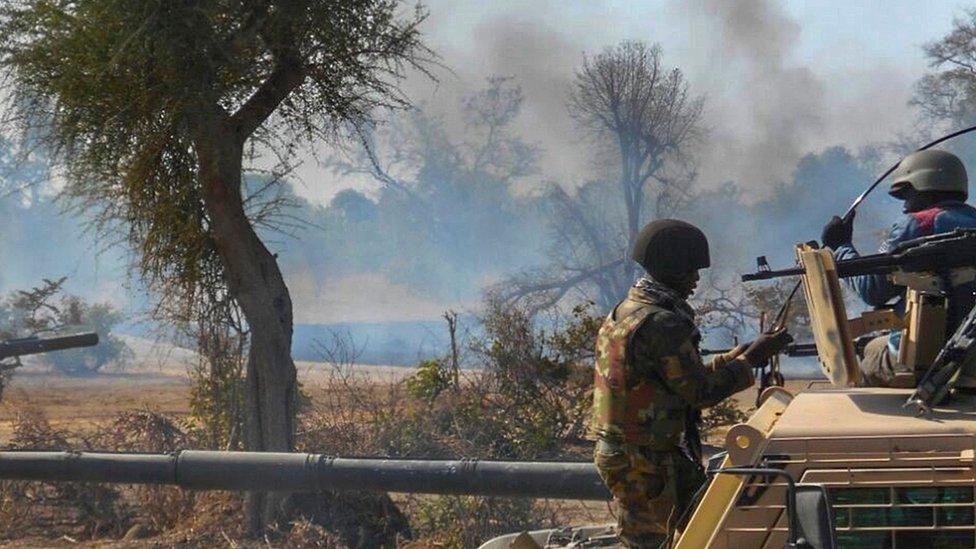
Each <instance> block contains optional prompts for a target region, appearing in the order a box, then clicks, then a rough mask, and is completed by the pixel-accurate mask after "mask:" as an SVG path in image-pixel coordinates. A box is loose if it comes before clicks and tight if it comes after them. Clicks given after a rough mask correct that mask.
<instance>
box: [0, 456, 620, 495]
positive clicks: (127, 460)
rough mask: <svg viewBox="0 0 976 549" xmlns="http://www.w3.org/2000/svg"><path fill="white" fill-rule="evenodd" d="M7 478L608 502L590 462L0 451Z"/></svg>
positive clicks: (0, 463) (1, 469)
mask: <svg viewBox="0 0 976 549" xmlns="http://www.w3.org/2000/svg"><path fill="white" fill-rule="evenodd" d="M0 479H4V480H35V481H45V482H69V481H70V482H115V483H122V484H168V485H175V486H180V487H182V488H188V489H195V490H248V491H250V490H254V491H265V490H274V491H284V492H317V491H322V490H356V491H360V490H364V491H373V492H401V493H419V494H468V495H481V496H501V497H528V498H552V499H575V500H594V501H604V500H609V499H610V493H609V492H608V491H607V488H606V486H605V485H604V484H603V480H601V479H600V475H599V473H597V470H596V467H594V466H593V464H592V463H588V462H517V461H479V460H476V459H470V460H455V461H451V460H416V459H413V460H410V459H400V460H398V459H366V458H362V459H353V458H336V457H331V456H326V455H324V454H306V453H273V452H215V451H200V450H183V451H180V452H175V453H172V454H113V453H95V452H35V451H12V452H0Z"/></svg>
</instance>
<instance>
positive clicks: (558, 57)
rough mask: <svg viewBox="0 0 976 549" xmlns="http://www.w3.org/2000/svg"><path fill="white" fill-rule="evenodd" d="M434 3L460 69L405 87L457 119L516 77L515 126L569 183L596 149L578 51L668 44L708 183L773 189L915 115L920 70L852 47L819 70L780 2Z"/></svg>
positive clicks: (436, 20)
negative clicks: (693, 106)
mask: <svg viewBox="0 0 976 549" xmlns="http://www.w3.org/2000/svg"><path fill="white" fill-rule="evenodd" d="M427 5H428V6H429V9H430V19H429V20H428V22H427V26H426V29H427V33H428V36H429V39H430V40H429V41H430V43H431V46H432V47H433V49H435V50H436V51H437V52H438V53H439V54H440V56H441V58H442V61H443V63H444V64H445V65H446V66H448V67H450V69H451V70H452V71H453V73H452V74H447V73H442V75H441V79H440V82H439V83H437V84H431V83H428V82H426V81H424V80H423V79H421V78H412V79H411V80H410V81H409V82H408V83H407V90H408V92H409V93H410V95H411V96H412V97H413V98H415V99H416V100H419V101H426V102H427V103H428V104H429V105H431V106H433V107H434V108H436V109H438V110H439V111H441V113H442V114H443V115H444V116H445V117H446V118H447V119H448V121H451V120H452V119H454V118H455V117H456V109H455V108H454V107H455V106H456V104H457V101H458V98H459V96H460V95H461V94H463V93H466V92H470V91H471V90H474V89H478V88H479V87H480V86H481V85H482V84H483V82H484V78H485V77H486V76H488V75H491V74H497V75H504V76H512V77H514V78H515V79H517V81H518V82H519V83H520V84H521V85H522V87H523V89H524V91H525V99H526V101H525V105H524V109H523V116H522V118H521V120H520V122H519V125H518V128H517V129H518V131H520V132H521V133H522V134H523V135H524V136H525V137H526V139H527V140H529V141H532V142H536V143H538V144H540V145H541V146H542V147H543V148H544V150H545V155H544V156H543V174H541V175H542V177H541V178H540V179H549V180H556V181H560V182H562V183H564V184H567V185H570V186H572V185H574V184H578V183H579V182H581V181H584V180H586V179H587V178H589V177H591V176H592V175H593V170H592V162H591V160H592V158H591V156H590V154H589V152H590V151H589V150H588V148H587V147H588V143H587V142H586V141H585V140H584V139H582V138H581V136H580V135H579V132H577V131H576V129H575V128H574V127H573V124H572V121H571V120H570V119H569V116H568V114H567V112H566V109H565V99H566V94H567V90H568V86H569V84H570V83H571V81H572V78H573V71H574V70H575V69H576V67H578V66H579V65H580V62H581V61H582V59H583V55H593V54H596V53H598V52H600V51H601V50H602V49H603V48H605V47H607V46H611V45H614V44H616V43H618V42H620V41H621V40H642V41H646V42H649V43H660V44H661V46H662V47H663V50H664V62H665V63H666V65H668V66H674V67H679V68H681V69H682V71H683V72H684V73H685V74H686V76H687V78H688V80H689V82H690V83H691V86H692V91H693V92H695V93H697V94H701V95H704V96H705V97H706V119H705V122H706V125H707V126H708V128H709V130H710V138H709V140H708V141H707V142H706V143H705V144H704V146H703V147H702V150H701V151H700V152H699V154H698V157H699V160H700V174H701V176H700V179H699V181H700V184H701V185H702V186H703V187H705V188H709V187H714V186H716V185H718V184H721V183H723V182H725V181H730V180H732V181H736V182H737V183H739V184H740V185H741V186H743V187H746V188H749V189H752V190H758V191H759V194H766V193H767V192H768V189H769V188H770V187H771V186H772V185H774V184H777V183H780V182H782V181H785V180H788V179H789V177H790V176H791V174H792V172H793V170H794V168H795V167H796V164H797V162H798V161H799V160H800V159H801V158H802V157H803V156H804V155H805V154H807V153H809V152H817V151H821V150H823V149H825V148H826V147H829V146H832V145H836V144H845V145H848V146H852V147H854V148H857V147H859V146H862V145H865V144H869V143H876V142H878V141H885V140H888V139H891V138H892V137H893V134H894V133H895V132H901V131H904V130H906V129H907V128H909V127H910V126H911V121H912V118H913V117H912V114H911V112H910V110H909V108H908V106H907V102H908V100H909V98H910V96H911V89H912V82H913V81H914V80H915V79H916V78H917V77H918V76H919V75H918V74H915V73H913V68H912V67H913V66H912V64H910V63H909V64H906V63H902V62H901V60H897V59H863V60H859V59H858V57H857V55H856V53H853V52H852V53H851V54H850V57H851V59H853V60H854V62H852V63H850V64H848V65H844V66H842V68H840V69H838V67H837V66H836V65H832V66H830V67H826V66H822V65H821V64H820V63H818V62H817V61H816V58H815V57H814V56H812V54H811V52H810V48H809V47H807V48H804V47H803V38H804V36H805V35H804V32H805V30H804V24H803V22H802V21H798V20H796V19H795V18H793V16H791V14H790V13H788V12H787V10H786V8H784V7H783V5H782V4H781V3H779V2H774V1H768V0H742V1H736V2H730V1H726V0H688V1H684V0H681V1H678V0H664V1H661V2H655V3H650V4H646V5H645V4H642V5H640V6H633V5H625V6H597V5H595V4H592V5H590V4H583V5H567V4H566V3H561V2H560V3H557V2H544V1H540V2H534V3H531V4H525V3H508V2H498V3H493V4H491V6H492V7H491V8H485V7H484V6H485V5H484V4H481V3H479V2H470V1H465V0H458V1H450V2H449V1H446V0H445V1H439V0H433V1H431V2H428V3H427ZM824 15H825V16H827V15H828V14H824ZM936 35H937V32H933V36H936ZM917 57H921V53H920V52H919V53H918V55H917ZM455 127H456V128H457V125H455ZM458 129H459V128H458Z"/></svg>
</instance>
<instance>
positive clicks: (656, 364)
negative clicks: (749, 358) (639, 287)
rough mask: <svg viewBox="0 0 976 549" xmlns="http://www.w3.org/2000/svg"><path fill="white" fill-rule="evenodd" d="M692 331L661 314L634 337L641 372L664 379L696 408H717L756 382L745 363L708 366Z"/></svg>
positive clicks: (634, 347)
mask: <svg viewBox="0 0 976 549" xmlns="http://www.w3.org/2000/svg"><path fill="white" fill-rule="evenodd" d="M692 330H693V328H692V329H689V327H688V324H687V322H685V321H682V320H680V319H678V318H676V317H675V316H673V315H668V314H662V315H657V316H656V317H655V318H654V319H653V320H652V321H650V322H646V323H645V324H644V325H643V326H641V328H640V329H638V331H637V333H636V334H634V336H635V337H634V342H633V346H632V350H633V353H634V360H635V363H636V364H637V365H639V366H638V371H641V370H644V371H646V372H647V374H648V375H654V376H656V377H658V378H659V379H661V380H662V381H663V382H664V383H665V385H667V386H668V388H670V389H671V390H672V391H674V392H675V393H676V394H677V395H678V396H680V397H681V398H683V399H684V400H686V401H687V402H688V404H689V405H690V406H692V407H694V408H708V407H709V406H714V405H715V404H718V403H719V402H721V401H722V400H724V399H726V398H728V397H729V396H731V395H733V394H735V393H737V392H739V391H741V390H743V389H747V388H748V387H750V386H751V385H752V384H753V383H754V381H755V380H754V379H753V375H752V368H751V367H750V366H749V365H748V364H746V362H745V361H743V360H732V361H729V362H726V363H718V364H714V368H709V367H706V366H705V364H704V363H703V362H702V359H701V356H699V354H698V350H697V349H696V348H695V345H694V343H693V342H692V339H691V338H692Z"/></svg>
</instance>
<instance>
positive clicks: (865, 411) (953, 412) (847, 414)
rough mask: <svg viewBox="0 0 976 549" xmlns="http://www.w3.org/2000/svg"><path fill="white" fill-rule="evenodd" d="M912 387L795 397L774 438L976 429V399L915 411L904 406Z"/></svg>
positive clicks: (970, 431)
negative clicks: (917, 414)
mask: <svg viewBox="0 0 976 549" xmlns="http://www.w3.org/2000/svg"><path fill="white" fill-rule="evenodd" d="M911 392H912V390H911V389H879V388H863V389H817V390H808V391H804V392H802V393H800V394H798V395H796V397H795V398H794V399H793V401H792V402H790V404H789V406H787V408H786V410H785V411H784V412H783V415H782V416H781V417H780V418H779V420H778V421H777V422H776V424H775V427H774V429H773V433H772V438H794V437H836V436H885V435H887V436H898V435H928V434H934V435H942V434H969V435H971V434H974V433H976V399H974V398H973V397H972V396H964V397H961V398H960V397H956V399H955V400H954V401H953V402H952V403H951V405H950V406H944V407H937V408H935V409H934V410H933V411H932V412H931V413H929V414H925V415H923V416H916V415H915V414H916V412H915V409H914V408H904V407H903V405H904V404H905V401H906V400H907V399H908V396H909V395H910V394H911Z"/></svg>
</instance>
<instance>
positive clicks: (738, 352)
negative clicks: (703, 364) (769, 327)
mask: <svg viewBox="0 0 976 549" xmlns="http://www.w3.org/2000/svg"><path fill="white" fill-rule="evenodd" d="M751 343H752V342H749V343H742V344H740V345H737V346H736V347H735V348H734V349H732V350H730V351H729V352H727V353H722V354H720V355H716V356H715V358H713V359H712V361H711V362H710V363H709V367H710V368H711V369H712V370H715V369H718V368H721V367H722V366H725V365H726V364H728V363H729V362H732V361H733V360H735V359H737V358H739V357H740V356H742V353H744V352H745V351H746V349H748V348H749V345H750V344H751Z"/></svg>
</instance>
